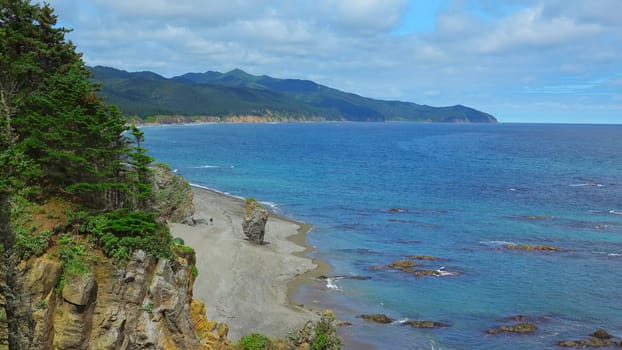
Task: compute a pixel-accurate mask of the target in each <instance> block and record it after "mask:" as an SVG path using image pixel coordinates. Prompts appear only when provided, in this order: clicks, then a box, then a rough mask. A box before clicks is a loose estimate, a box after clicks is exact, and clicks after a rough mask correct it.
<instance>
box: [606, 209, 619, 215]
mask: <svg viewBox="0 0 622 350" xmlns="http://www.w3.org/2000/svg"><path fill="white" fill-rule="evenodd" d="M607 213H609V214H613V215H622V211H617V210H609V211H608V212H607Z"/></svg>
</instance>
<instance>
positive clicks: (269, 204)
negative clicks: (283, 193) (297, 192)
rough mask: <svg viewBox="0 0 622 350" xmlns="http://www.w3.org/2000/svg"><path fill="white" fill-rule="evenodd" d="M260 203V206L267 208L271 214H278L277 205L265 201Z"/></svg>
mask: <svg viewBox="0 0 622 350" xmlns="http://www.w3.org/2000/svg"><path fill="white" fill-rule="evenodd" d="M260 203H261V204H263V205H265V206H266V207H268V209H269V210H270V211H271V212H274V213H277V214H278V213H279V212H280V208H279V205H278V204H276V203H274V202H266V201H261V202H260Z"/></svg>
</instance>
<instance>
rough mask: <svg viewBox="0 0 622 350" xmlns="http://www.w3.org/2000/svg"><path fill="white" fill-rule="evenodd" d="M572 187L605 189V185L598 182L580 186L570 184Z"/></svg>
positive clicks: (584, 183)
mask: <svg viewBox="0 0 622 350" xmlns="http://www.w3.org/2000/svg"><path fill="white" fill-rule="evenodd" d="M568 186H570V187H605V185H604V184H601V183H598V182H583V183H578V184H570V185H568Z"/></svg>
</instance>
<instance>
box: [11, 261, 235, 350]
mask: <svg viewBox="0 0 622 350" xmlns="http://www.w3.org/2000/svg"><path fill="white" fill-rule="evenodd" d="M99 259H100V261H99V263H98V264H95V265H94V266H91V271H90V273H89V274H86V275H75V276H71V275H65V276H64V277H63V278H64V279H65V280H64V287H63V288H62V291H61V290H60V288H59V282H60V281H61V276H62V275H63V266H62V263H60V262H59V261H58V260H57V259H56V258H55V257H54V255H53V254H52V255H48V254H44V255H43V256H41V257H33V258H31V259H29V260H27V261H22V262H21V263H20V264H19V266H18V267H17V272H18V279H17V281H18V283H17V286H16V290H18V291H19V292H20V298H21V300H20V302H19V304H18V306H19V308H18V310H16V311H18V312H20V313H21V314H23V315H29V317H28V318H27V320H28V324H23V325H20V327H21V328H22V329H25V330H26V331H25V334H26V335H27V336H26V337H24V339H21V340H20V342H22V343H23V348H24V349H103V350H105V349H110V350H117V349H202V350H208V349H215V348H219V349H231V348H232V347H231V346H230V343H229V342H228V340H226V339H225V337H226V334H227V327H226V325H218V327H217V326H216V325H217V324H216V323H215V322H214V323H213V324H214V325H212V326H209V327H206V326H205V325H209V324H211V323H210V322H209V321H207V319H206V318H205V307H204V306H203V307H201V304H198V303H195V304H196V305H198V307H195V308H191V305H192V302H193V299H192V278H191V261H192V260H191V259H187V258H182V257H177V258H175V259H174V260H164V259H156V258H154V257H152V256H148V255H147V254H145V253H144V252H142V251H138V252H136V253H134V255H133V256H132V259H131V260H130V261H129V262H128V263H127V265H125V266H117V265H114V264H113V263H112V262H111V261H109V260H108V259H106V258H104V257H100V258H99ZM58 293H60V295H59V294H58ZM3 305H4V300H3V298H0V306H3ZM2 309H4V308H2ZM25 319H26V318H25ZM202 325H203V327H202V328H201V326H202ZM206 328H207V329H206ZM3 329H4V331H2V330H3ZM199 330H201V331H199ZM2 343H5V344H4V345H5V346H4V347H3V344H2ZM3 348H7V347H6V327H0V349H3Z"/></svg>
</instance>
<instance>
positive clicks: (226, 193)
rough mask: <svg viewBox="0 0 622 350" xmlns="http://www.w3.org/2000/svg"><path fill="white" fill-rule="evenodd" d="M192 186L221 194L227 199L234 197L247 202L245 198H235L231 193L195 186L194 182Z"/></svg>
mask: <svg viewBox="0 0 622 350" xmlns="http://www.w3.org/2000/svg"><path fill="white" fill-rule="evenodd" d="M190 186H194V187H197V188H201V189H204V190H208V191H211V192H215V193H219V194H222V195H224V196H227V197H233V198H237V199H241V200H246V198H244V197H241V196H235V195H232V194H231V193H229V192H225V191H219V190H215V189H213V188H210V187H207V186H202V185H198V184H195V183H192V182H191V183H190Z"/></svg>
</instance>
